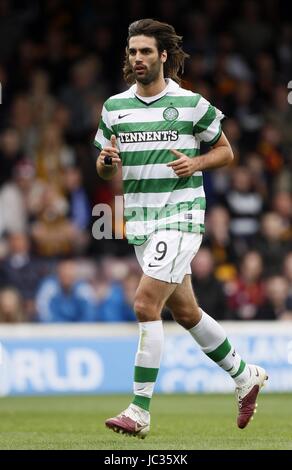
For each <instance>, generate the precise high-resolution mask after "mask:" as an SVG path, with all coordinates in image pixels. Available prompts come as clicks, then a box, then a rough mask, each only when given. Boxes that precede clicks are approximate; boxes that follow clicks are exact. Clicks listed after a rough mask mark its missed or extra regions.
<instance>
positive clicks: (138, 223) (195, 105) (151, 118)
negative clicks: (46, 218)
mask: <svg viewBox="0 0 292 470" xmlns="http://www.w3.org/2000/svg"><path fill="white" fill-rule="evenodd" d="M223 117H224V115H223V114H222V112H221V111H219V110H218V109H217V108H215V107H214V106H212V105H211V104H210V103H209V102H208V101H207V100H206V99H205V98H203V97H202V96H201V95H199V94H197V93H193V92H191V91H189V90H185V89H183V88H181V87H180V86H179V85H178V84H177V83H176V82H174V81H173V80H171V79H167V86H166V88H165V90H164V93H163V94H162V96H160V97H159V98H158V99H156V100H155V99H154V101H151V102H149V101H147V102H144V101H143V100H142V99H140V98H139V97H138V96H137V95H136V85H133V86H132V87H131V88H129V89H128V90H127V91H125V92H124V93H120V94H118V95H114V96H112V97H110V98H109V99H108V100H107V101H106V102H105V103H104V106H103V109H102V115H101V119H100V123H99V128H98V131H97V133H96V136H95V141H94V144H95V145H96V146H97V147H98V148H99V149H102V148H104V147H106V146H110V145H111V144H110V138H111V135H112V134H114V135H115V136H116V138H117V144H118V148H119V152H120V157H121V160H122V173H123V188H124V217H125V221H126V236H127V239H128V241H129V243H133V244H136V245H140V244H142V243H144V242H145V240H146V239H147V238H148V236H149V235H150V234H151V233H153V232H154V231H157V230H160V229H169V230H172V229H174V230H179V231H187V232H197V233H203V232H204V212H205V207H206V201H205V193H204V188H203V175H202V172H199V171H197V172H195V173H194V174H193V175H191V176H189V177H185V178H180V177H178V176H176V174H175V173H174V171H173V169H172V168H170V167H167V166H166V164H167V163H169V162H171V161H173V160H175V158H176V157H175V156H174V155H173V154H172V153H171V152H170V150H171V149H176V150H178V151H180V152H182V153H184V154H185V155H187V156H189V157H191V158H196V156H198V155H199V154H200V143H201V142H206V143H207V144H209V145H213V144H215V143H216V142H217V141H218V139H219V138H220V136H221V133H222V129H221V120H222V118H223Z"/></svg>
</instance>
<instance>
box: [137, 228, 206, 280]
mask: <svg viewBox="0 0 292 470" xmlns="http://www.w3.org/2000/svg"><path fill="white" fill-rule="evenodd" d="M202 237H203V236H202V234H200V233H190V232H180V231H178V230H159V231H158V232H154V233H152V234H151V235H150V237H149V238H148V240H147V241H146V242H145V243H143V245H135V252H136V256H137V259H138V262H139V264H140V266H141V268H142V270H143V272H144V274H146V275H147V276H150V277H154V278H155V279H159V280H161V281H165V282H170V283H175V284H181V283H182V281H183V279H184V276H185V275H186V274H191V272H192V271H191V261H192V259H193V258H194V256H195V255H196V254H197V252H198V250H199V248H200V245H201V242H202Z"/></svg>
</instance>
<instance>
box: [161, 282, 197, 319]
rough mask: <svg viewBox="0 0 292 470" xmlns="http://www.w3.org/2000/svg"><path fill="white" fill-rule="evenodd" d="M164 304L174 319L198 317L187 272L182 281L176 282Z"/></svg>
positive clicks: (195, 301)
mask: <svg viewBox="0 0 292 470" xmlns="http://www.w3.org/2000/svg"><path fill="white" fill-rule="evenodd" d="M166 306H167V307H168V308H169V309H170V310H171V312H172V314H173V317H174V319H175V320H177V319H178V318H180V317H185V316H195V317H198V319H199V318H200V311H199V306H198V302H197V300H196V297H195V294H194V291H193V287H192V282H191V276H190V275H189V274H187V275H185V277H184V280H183V282H182V283H181V284H178V285H177V287H176V289H175V290H174V292H173V293H172V294H171V295H170V296H169V298H168V300H167V302H166Z"/></svg>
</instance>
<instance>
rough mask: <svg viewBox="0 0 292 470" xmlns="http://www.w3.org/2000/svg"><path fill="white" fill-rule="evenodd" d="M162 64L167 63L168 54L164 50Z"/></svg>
mask: <svg viewBox="0 0 292 470" xmlns="http://www.w3.org/2000/svg"><path fill="white" fill-rule="evenodd" d="M160 58H161V62H162V63H163V64H164V63H165V62H166V61H167V52H166V51H165V50H164V51H163V52H161V57H160Z"/></svg>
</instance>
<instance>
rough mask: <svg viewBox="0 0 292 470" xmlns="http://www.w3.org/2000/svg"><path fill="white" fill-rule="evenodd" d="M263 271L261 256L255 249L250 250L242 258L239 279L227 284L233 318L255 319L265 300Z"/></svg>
mask: <svg viewBox="0 0 292 470" xmlns="http://www.w3.org/2000/svg"><path fill="white" fill-rule="evenodd" d="M262 273H263V263H262V258H261V256H260V255H259V253H257V252H255V251H250V252H248V253H247V254H246V255H245V256H244V257H243V259H242V262H241V265H240V272H239V275H238V277H237V279H235V280H234V281H231V282H229V283H227V284H226V294H227V299H228V306H229V311H230V319H231V320H253V319H255V317H256V315H257V310H258V308H259V307H261V306H262V305H263V303H264V301H265V287H264V283H263V280H262Z"/></svg>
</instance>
